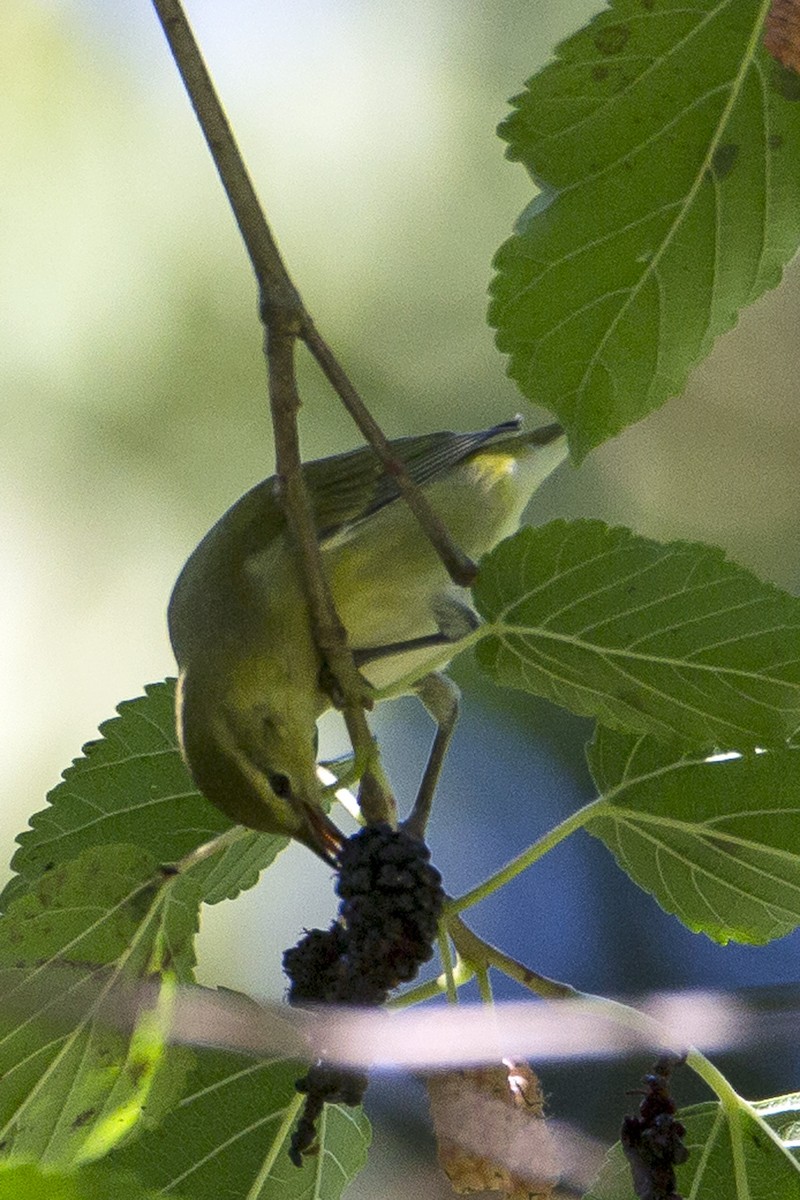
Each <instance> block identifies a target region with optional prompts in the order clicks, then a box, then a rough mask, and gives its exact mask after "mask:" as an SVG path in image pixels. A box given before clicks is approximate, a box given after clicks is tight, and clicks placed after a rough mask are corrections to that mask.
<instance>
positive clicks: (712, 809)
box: [584, 728, 800, 944]
mask: <svg viewBox="0 0 800 1200" xmlns="http://www.w3.org/2000/svg"><path fill="white" fill-rule="evenodd" d="M588 758H589V766H590V768H591V771H592V774H593V776H594V779H595V782H596V783H597V786H598V788H599V789H600V792H601V800H600V801H599V802H598V804H597V806H596V807H595V808H593V809H592V810H590V816H589V819H588V820H587V822H586V824H585V826H584V827H585V828H586V829H587V830H588V832H589V833H591V834H593V835H594V836H595V837H598V838H600V839H601V840H602V841H603V842H604V843H605V844H606V846H608V848H609V850H611V852H612V853H613V855H614V857H615V858H616V859H617V862H618V863H619V865H620V866H621V867H622V869H623V870H624V871H625V872H627V874H628V875H630V877H631V879H633V880H634V882H635V883H637V884H638V885H639V886H640V887H642V888H644V889H645V891H648V892H651V893H652V894H653V895H654V896H655V898H656V900H658V902H659V904H660V905H661V907H662V908H664V909H666V911H667V912H669V913H673V914H674V915H675V916H677V917H678V918H679V919H680V920H681V921H683V923H684V924H685V925H687V926H688V927H689V928H690V929H691V930H693V931H694V932H695V933H699V932H702V933H706V934H708V936H709V937H711V938H713V939H714V940H715V941H718V942H722V943H725V942H727V941H730V940H735V941H739V942H750V943H756V944H760V943H763V942H768V941H771V940H772V939H773V938H778V937H783V936H784V935H785V934H787V933H790V932H791V931H792V930H793V929H795V928H796V927H797V926H798V925H800V751H798V750H788V749H787V750H770V751H769V752H767V753H763V754H759V753H751V754H747V755H743V756H741V757H735V758H723V759H722V760H721V761H720V760H716V761H706V760H704V758H703V756H702V755H694V756H692V755H680V754H676V753H672V754H670V752H669V750H668V748H666V747H664V746H663V745H662V744H661V743H659V742H656V741H655V740H654V739H653V738H647V737H637V736H636V735H631V734H621V733H615V732H613V731H611V730H608V729H602V728H600V729H598V730H597V733H596V735H595V739H594V741H593V742H592V744H591V746H590V747H589V753H588Z"/></svg>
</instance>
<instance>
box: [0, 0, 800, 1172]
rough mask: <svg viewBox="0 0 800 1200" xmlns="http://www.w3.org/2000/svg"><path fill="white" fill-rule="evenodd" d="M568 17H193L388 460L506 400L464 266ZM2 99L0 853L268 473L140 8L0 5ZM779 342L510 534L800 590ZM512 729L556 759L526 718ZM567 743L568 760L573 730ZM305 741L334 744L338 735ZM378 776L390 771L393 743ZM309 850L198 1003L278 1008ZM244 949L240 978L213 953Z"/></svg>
mask: <svg viewBox="0 0 800 1200" xmlns="http://www.w3.org/2000/svg"><path fill="white" fill-rule="evenodd" d="M595 7H596V5H591V4H588V3H586V2H585V0H572V2H565V0H560V2H559V3H558V4H556V3H555V2H544V0H541V2H538V3H533V4H532V3H529V2H528V3H524V2H522V0H470V2H469V3H467V4H454V3H452V2H450V3H447V2H446V0H410V2H409V3H406V4H404V5H395V4H389V3H384V2H377V3H376V2H375V0H336V3H328V4H324V3H314V2H312V0H294V2H293V3H291V4H289V3H285V2H284V3H280V2H278V0H259V2H255V0H226V3H225V4H224V5H221V4H219V3H218V2H216V0H196V2H195V3H192V4H190V5H189V14H190V17H191V19H192V21H193V23H194V25H195V28H196V32H197V34H198V37H199V39H200V41H201V44H202V45H203V47H204V50H205V53H206V56H207V60H208V63H209V66H210V68H211V70H212V73H213V75H214V76H215V79H216V81H217V84H218V87H219V89H220V91H221V94H222V96H223V98H224V101H225V103H226V106H227V108H228V112H229V115H230V118H231V120H232V123H233V126H234V128H235V129H236V131H237V133H238V136H239V138H240V142H241V145H242V147H243V150H244V152H245V155H246V157H247V159H248V162H249V165H250V168H251V171H252V174H253V176H254V179H255V181H256V183H257V186H258V189H259V191H260V194H261V196H262V199H263V201H264V203H265V206H266V209H267V213H268V216H269V219H270V220H271V222H272V224H273V228H274V230H275V233H276V235H277V237H278V240H279V243H280V245H281V247H282V250H283V252H284V255H285V258H286V260H287V262H288V264H289V267H290V270H291V272H292V273H293V275H294V277H295V280H296V282H297V283H298V285H299V287H300V289H301V291H302V293H303V295H304V298H305V300H306V302H307V304H308V305H309V307H310V309H311V311H312V313H313V314H314V316H315V319H316V320H317V323H318V324H319V326H320V328H321V330H322V331H323V333H324V334H326V336H327V337H328V338H329V340H330V341H331V343H332V344H333V346H334V347H335V348H336V350H337V351H338V353H339V355H340V357H341V359H342V360H343V362H344V363H345V365H346V366H347V368H348V369H349V371H350V372H351V375H352V377H353V379H354V381H355V382H356V384H357V385H358V386H359V387H360V389H361V390H362V392H363V394H364V395H365V397H366V398H367V400H368V401H369V402H370V404H371V405H372V408H373V411H374V412H375V414H376V415H377V417H378V418H379V419H380V420H381V422H382V423H383V425H384V428H385V430H386V431H387V433H388V434H390V435H395V436H396V435H401V434H406V433H412V432H421V431H424V430H433V429H439V428H446V427H454V428H469V427H472V426H475V425H481V424H485V423H489V422H491V421H493V420H496V419H498V418H503V417H506V416H509V415H511V414H512V413H514V412H516V411H518V410H519V409H520V408H524V402H523V401H521V399H520V398H519V396H518V395H517V393H516V391H515V389H514V388H513V386H512V385H511V384H510V383H509V381H508V380H507V379H506V378H505V376H504V370H503V362H502V360H501V358H500V357H499V356H498V354H497V353H496V351H495V349H494V347H493V342H492V335H491V331H490V330H489V329H488V328H487V326H486V324H485V318H484V314H485V307H486V286H487V283H488V280H489V278H490V262H491V258H492V254H493V252H494V251H495V249H496V248H497V246H498V245H499V243H500V242H501V241H502V240H503V239H504V238H505V237H506V236H507V235H508V233H509V231H510V228H511V226H512V223H513V221H514V219H515V217H516V215H517V214H518V212H519V211H520V210H521V209H522V208H523V207H524V206H525V204H527V203H528V201H529V200H530V198H531V194H532V192H531V185H530V183H529V181H528V179H527V177H526V175H525V173H524V172H523V170H522V169H521V168H520V167H519V166H512V165H510V164H508V163H506V162H505V161H504V159H503V147H502V144H501V143H500V142H499V141H498V139H497V138H496V136H495V134H494V127H495V125H496V124H497V122H498V121H499V120H500V119H501V118H502V117H503V115H504V113H505V100H506V99H507V98H508V97H509V96H510V95H512V94H513V93H514V92H516V91H518V90H519V89H520V87H521V85H522V83H523V81H524V80H525V78H526V77H527V76H528V75H530V74H532V73H533V72H534V71H535V70H536V69H537V68H538V67H539V66H540V65H542V64H543V63H544V62H545V61H546V60H547V58H548V57H549V56H550V54H551V53H552V48H553V45H554V43H555V42H556V41H557V40H558V39H559V38H560V37H563V36H564V35H565V34H567V33H568V32H570V31H571V30H572V29H573V28H575V27H576V26H577V25H578V24H579V23H581V22H582V21H583V20H584V19H585V18H586V17H587V16H588V15H589V14H590V13H591V12H592V11H594V8H595ZM0 98H1V99H2V121H1V122H0V127H1V129H2V132H0V206H1V207H0V213H2V218H1V219H0V282H1V284H2V287H1V288H0V291H1V293H2V314H3V317H2V321H0V378H1V379H2V385H1V386H2V397H3V403H2V409H0V412H2V438H0V520H1V521H2V535H1V536H0V639H1V640H0V662H1V663H2V667H1V668H0V669H1V670H2V681H3V695H4V704H3V714H2V721H0V758H1V759H2V766H3V779H4V783H5V797H4V803H3V805H2V811H1V812H0V836H2V844H3V846H4V847H5V848H6V854H5V855H4V857H7V856H8V855H10V853H11V850H12V843H13V838H14V836H15V834H16V833H17V832H18V831H19V830H20V829H21V828H22V827H23V826H24V823H25V820H26V818H27V816H28V815H29V814H30V813H31V812H32V811H34V810H35V809H37V808H40V807H42V804H43V798H44V795H45V793H46V791H47V789H48V788H49V787H50V786H52V785H53V783H54V782H55V781H56V780H57V778H58V776H59V773H60V771H61V770H62V769H63V767H64V766H66V765H67V763H68V762H69V761H70V759H71V758H72V757H73V756H74V755H75V754H77V753H78V751H79V749H80V746H81V745H82V743H83V742H85V741H86V740H88V739H89V738H91V737H92V736H93V734H94V730H95V729H96V726H97V724H98V723H99V722H100V721H102V720H103V719H105V718H107V717H109V716H110V715H111V714H112V713H113V710H114V707H115V705H116V704H117V703H118V702H119V701H120V700H121V699H123V698H126V697H128V696H133V695H137V694H139V693H140V692H141V689H142V685H143V684H144V683H145V682H148V681H150V680H153V679H158V678H162V677H163V676H164V675H166V674H169V673H171V672H172V671H173V670H174V666H173V661H172V656H171V652H170V649H169V645H168V641H167V637H166V628H165V619H164V613H165V607H166V602H167V598H168V595H169V591H170V588H171V585H172V582H173V580H174V578H175V576H176V574H177V572H178V570H179V568H180V566H181V564H182V562H183V560H184V558H185V557H186V555H187V554H188V552H189V551H190V550H191V548H192V547H193V546H194V544H195V542H196V541H197V539H198V538H199V536H200V535H201V534H202V533H203V532H205V530H206V529H207V528H208V526H209V525H210V524H211V523H212V521H213V520H214V519H215V518H216V517H217V516H218V515H219V514H220V512H221V511H222V510H223V509H224V508H225V507H227V506H228V504H230V503H231V502H232V501H233V500H234V499H236V498H237V496H238V495H239V494H240V493H241V492H242V491H244V490H245V489H246V488H247V487H249V486H250V485H251V484H252V483H253V482H255V481H256V480H258V479H259V478H261V477H263V476H264V475H266V474H269V473H270V471H271V469H272V449H271V444H270V432H269V426H268V419H267V405H266V399H265V381H264V367H263V360H262V356H261V334H260V329H259V326H258V323H257V320H256V314H255V293H254V287H253V283H252V281H251V278H250V275H249V270H248V267H247V264H246V262H245V258H244V253H243V251H242V248H241V246H240V244H239V241H238V237H237V234H236V231H235V228H234V225H233V221H232V219H231V217H230V215H229V212H228V211H227V208H226V203H225V201H224V198H223V195H222V192H221V189H220V187H219V184H218V181H217V179H216V176H215V174H214V171H213V168H212V166H211V164H210V161H209V159H208V156H207V153H206V151H205V147H204V145H203V143H202V140H201V137H200V134H199V132H198V130H197V128H196V126H195V124H194V120H193V116H192V114H191V111H190V109H189V105H188V102H187V100H186V97H185V95H184V94H183V92H182V90H181V88H180V86H179V83H178V80H177V76H176V72H175V70H174V67H173V64H172V62H171V59H170V57H169V55H168V52H167V50H166V47H165V44H164V42H163V38H162V36H161V33H160V30H159V28H158V26H157V23H156V19H155V16H154V14H153V12H152V10H151V9H150V7H149V5H148V4H147V3H146V0H139V2H138V3H133V4H132V3H130V2H128V3H124V4H123V3H120V2H112V0H108V2H106V3H104V4H102V5H99V4H97V3H96V2H95V3H93V2H91V0H84V2H80V0H72V2H69V0H62V2H60V3H59V2H58V0H49V2H48V0H4V3H3V4H2V6H0ZM798 316H800V274H798V271H797V270H796V268H792V269H790V270H789V271H788V272H787V276H786V280H785V282H784V284H783V285H782V286H781V287H780V288H779V289H778V290H776V291H775V292H772V293H770V294H769V295H767V296H766V297H765V298H764V299H763V300H762V301H761V302H760V303H759V304H758V305H756V306H755V307H754V308H753V309H752V310H750V311H748V312H746V313H745V314H744V315H743V317H742V320H741V322H740V324H739V326H738V328H737V329H736V330H734V331H733V332H732V333H730V334H729V335H727V336H726V337H725V338H723V339H722V340H721V341H720V342H719V344H718V345H717V347H716V349H715V351H714V353H713V355H712V356H711V358H710V359H709V360H708V361H707V362H706V363H704V364H703V365H702V366H701V367H700V368H699V369H698V370H697V372H696V373H695V376H694V378H693V380H692V382H691V385H690V387H689V388H688V390H687V392H686V394H685V395H684V396H682V397H681V398H679V399H676V400H674V401H672V402H671V403H670V404H669V405H668V406H667V407H666V408H664V409H663V410H662V411H661V412H659V413H657V414H656V415H655V416H653V417H651V418H650V419H648V420H647V421H645V422H643V423H641V424H640V425H639V426H637V427H634V428H632V429H630V430H628V431H626V432H625V433H624V434H623V435H622V436H621V437H619V438H618V439H616V440H615V441H614V442H613V443H609V444H607V445H606V446H603V447H602V448H601V449H600V450H598V451H596V452H595V453H594V454H593V455H592V456H591V458H590V459H589V460H588V461H587V462H586V464H585V465H584V466H583V467H582V468H581V470H580V472H575V471H572V470H571V469H570V468H567V469H564V470H562V472H561V473H560V474H559V476H558V477H557V478H556V479H554V480H553V481H551V482H550V483H549V484H548V485H547V486H546V487H545V489H543V491H542V493H541V494H540V497H539V498H537V501H536V503H535V505H534V508H533V510H532V513H531V515H532V517H533V518H534V519H535V520H537V521H540V520H543V519H547V518H548V517H550V516H552V515H567V516H569V515H578V514H589V515H596V516H600V517H602V518H604V519H605V520H607V521H609V522H622V523H625V524H628V525H631V526H633V527H634V528H635V529H636V530H638V531H639V532H641V533H644V534H647V535H650V536H654V537H658V538H674V537H682V538H697V539H702V540H706V541H712V542H717V543H720V544H721V545H723V546H724V547H725V548H726V549H727V550H728V551H729V552H730V553H731V555H732V556H733V557H735V558H736V559H738V560H739V561H740V562H742V563H745V564H746V565H748V566H751V567H753V568H754V569H756V570H757V571H759V572H760V573H761V574H763V575H765V576H766V577H768V578H770V579H772V580H775V581H776V582H778V583H780V584H781V585H783V586H785V587H788V588H789V589H791V590H796V589H797V585H798V573H799V572H800V536H799V532H798V531H799V530H800V493H799V492H798V487H797V464H798V462H800V416H798V413H797V405H796V402H795V393H796V389H797V383H796V381H797V378H798V366H799V365H800V364H799V362H798V357H799V355H800V352H799V351H798V334H797V329H798ZM303 386H304V396H305V402H306V406H305V409H304V412H303V417H302V434H303V444H304V449H305V452H306V454H307V455H308V456H309V457H315V456H318V455H324V454H329V453H334V452H336V451H339V450H342V449H345V448H347V447H349V446H351V445H354V444H355V442H356V436H355V432H354V429H353V428H352V426H351V424H350V422H349V419H348V418H347V417H346V416H344V415H342V414H341V413H340V411H339V410H338V408H337V405H336V403H335V401H334V399H333V398H332V396H331V395H330V394H329V392H328V391H327V390H326V387H325V386H324V384H323V382H322V381H321V380H320V378H319V376H318V375H317V373H316V372H315V370H314V369H313V367H311V366H310V365H309V364H307V363H304V364H303ZM543 415H544V414H542V413H538V414H530V420H531V421H534V422H535V420H536V419H537V418H538V417H541V416H543ZM515 699H516V698H515V697H511V702H512V703H514V701H515ZM494 703H495V708H494V710H493V711H494V713H495V715H496V714H497V708H496V704H497V698H496V697H495V698H494ZM402 711H403V712H404V713H405V712H406V711H407V710H402ZM539 717H540V720H541V722H542V723H543V724H545V725H547V729H548V738H549V739H550V741H551V742H552V743H553V745H555V746H556V747H557V744H558V741H559V737H560V735H559V732H558V725H557V723H556V722H554V718H553V717H552V714H548V715H542V711H541V710H539ZM409 719H410V720H411V721H412V723H413V722H415V721H416V717H411V718H409ZM482 719H483V720H484V723H485V724H486V727H487V729H488V728H489V720H490V718H489V717H488V716H487V717H485V718H482ZM508 719H510V718H507V720H508ZM403 722H406V717H405V716H403ZM413 727H414V729H415V730H416V731H417V732H419V731H420V730H422V732H423V733H424V735H425V736H427V731H426V728H425V726H424V724H422V725H420V724H419V723H416V724H414V726H413ZM382 728H383V729H384V730H385V731H386V735H387V738H389V737H390V731H389V730H388V728H387V725H386V721H385V720H384V721H383V722H382ZM564 731H565V732H564V735H563V746H564V747H565V749H564V753H565V754H567V753H568V752H569V753H572V752H573V750H574V747H575V746H577V745H578V744H579V742H580V739H581V738H582V737H583V732H584V727H581V729H580V730H579V731H578V733H577V734H576V730H575V725H574V723H570V722H568V721H567V722H565V723H564ZM327 737H328V742H329V749H331V750H335V749H336V748H337V747H338V746H339V745H341V744H342V743H341V738H340V735H339V733H338V731H337V730H335V729H334V727H333V726H330V728H329V730H328V733H327ZM576 739H577V740H576ZM398 746H399V748H398ZM390 753H391V754H394V757H395V759H398V758H402V756H403V754H404V750H403V749H402V743H398V744H397V745H395V744H394V743H392V745H391V746H390ZM520 844H524V843H523V842H521V843H520ZM308 858H309V856H307V855H305V854H304V852H302V851H295V850H292V851H290V852H289V853H288V854H287V855H285V856H284V858H283V860H282V862H281V864H280V866H279V868H278V869H277V870H276V872H274V873H272V872H271V873H270V876H271V878H270V880H269V881H268V884H265V885H264V886H265V887H267V886H268V892H267V893H266V895H267V899H266V900H265V898H264V895H265V893H264V892H263V889H259V890H258V891H257V892H255V893H253V894H252V895H251V896H248V897H246V898H245V900H244V901H243V902H240V903H238V904H237V905H236V909H235V914H234V913H233V911H232V910H233V906H231V905H227V906H220V907H219V908H218V909H216V910H214V911H213V912H211V913H209V914H207V917H206V920H205V922H204V930H203V934H202V937H201V946H202V952H203V961H202V973H203V978H205V979H209V980H216V979H221V980H224V981H225V982H227V983H229V984H232V985H233V986H239V987H248V988H251V989H254V990H257V991H259V992H260V993H261V994H264V993H265V992H266V993H270V992H271V993H272V994H280V990H281V986H282V985H281V982H280V976H279V974H278V973H277V970H276V963H277V961H278V958H279V954H280V949H281V948H282V946H284V945H286V944H288V943H289V942H291V941H293V940H294V939H295V937H296V936H297V931H298V929H299V928H300V927H302V926H303V925H311V924H313V923H314V922H318V921H325V920H326V919H327V916H328V913H329V910H330V906H331V896H330V882H329V877H328V874H327V873H326V872H325V871H324V869H322V868H321V867H318V866H317V865H316V864H314V863H311V862H309V861H308ZM299 867H301V869H302V880H303V888H302V890H301V891H300V894H298V889H297V888H296V887H290V883H291V882H292V881H295V880H296V878H297V871H298V868H299ZM477 871H478V867H477V866H476V865H473V867H472V876H471V877H472V878H477ZM253 939H257V940H258V943H259V945H260V946H263V961H261V954H260V953H259V954H257V955H254V954H253V953H252V951H250V952H248V953H247V954H246V955H243V954H241V953H240V949H241V946H242V944H243V943H249V944H252V940H253ZM264 962H266V963H267V964H268V965H267V966H266V967H265V966H264ZM406 1184H407V1185H408V1179H406ZM426 1186H427V1185H426ZM365 1194H366V1193H365ZM387 1194H388V1193H387Z"/></svg>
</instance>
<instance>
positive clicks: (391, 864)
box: [336, 824, 444, 991]
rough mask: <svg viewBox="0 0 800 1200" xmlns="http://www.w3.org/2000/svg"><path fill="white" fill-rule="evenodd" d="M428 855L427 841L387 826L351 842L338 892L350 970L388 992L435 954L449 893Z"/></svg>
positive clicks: (364, 832) (344, 856)
mask: <svg viewBox="0 0 800 1200" xmlns="http://www.w3.org/2000/svg"><path fill="white" fill-rule="evenodd" d="M429 859H430V851H429V850H428V847H427V846H426V845H425V843H424V842H423V841H420V839H419V838H415V837H411V836H410V835H409V834H407V833H405V832H404V831H403V830H394V829H391V828H390V827H389V826H388V825H384V824H381V825H369V826H367V828H366V829H362V830H360V831H359V832H358V833H357V834H355V835H354V836H353V837H352V838H350V839H349V840H348V841H347V843H346V844H345V847H344V849H343V850H342V854H341V860H340V862H341V866H340V874H339V881H338V884H337V888H336V890H337V892H338V894H339V896H340V897H341V898H342V905H341V908H340V914H341V917H342V920H343V921H344V923H345V925H346V927H347V932H348V949H347V958H348V963H349V966H350V971H349V972H348V974H352V975H353V976H356V975H361V976H362V978H363V977H367V978H368V979H369V980H370V982H371V984H372V985H373V986H374V987H375V988H376V989H377V988H380V987H383V988H385V990H386V991H389V990H390V989H391V988H393V987H396V986H397V984H398V983H405V982H407V981H408V980H409V979H413V977H414V976H415V975H416V973H417V969H418V968H419V966H420V964H421V963H423V962H426V961H427V960H428V959H429V958H430V957H431V954H432V953H433V941H434V938H435V937H436V929H437V925H438V921H439V917H440V915H441V912H442V906H443V904H444V891H443V890H442V881H441V876H440V874H439V872H438V871H437V870H436V868H435V867H432V866H431V865H430V862H429Z"/></svg>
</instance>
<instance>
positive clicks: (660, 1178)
mask: <svg viewBox="0 0 800 1200" xmlns="http://www.w3.org/2000/svg"><path fill="white" fill-rule="evenodd" d="M681 1061H682V1060H681V1059H676V1058H674V1057H672V1056H670V1055H664V1056H663V1057H662V1058H660V1059H659V1060H658V1062H657V1063H656V1064H655V1066H654V1067H653V1071H652V1073H651V1074H649V1075H645V1077H644V1079H643V1081H642V1082H643V1083H644V1084H646V1088H647V1090H646V1091H645V1092H644V1099H643V1100H642V1102H641V1104H640V1105H639V1115H638V1116H636V1117H625V1118H624V1120H623V1122H622V1130H621V1132H620V1142H621V1144H622V1149H623V1150H624V1151H625V1156H626V1158H627V1159H628V1162H629V1164H630V1168H631V1174H632V1176H633V1189H634V1191H635V1192H636V1195H637V1196H639V1197H640V1198H641V1200H681V1198H680V1196H679V1195H678V1193H677V1192H676V1191H675V1187H676V1180H675V1167H676V1166H678V1165H679V1164H680V1163H684V1162H686V1159H687V1158H688V1157H689V1151H688V1149H687V1148H686V1146H685V1145H684V1144H683V1138H684V1135H685V1133H686V1130H685V1128H684V1127H683V1125H682V1124H681V1123H680V1121H678V1120H676V1118H675V1113H676V1112H677V1105H676V1103H675V1101H674V1100H673V1099H672V1096H671V1095H670V1093H669V1081H670V1075H671V1074H672V1069H673V1067H674V1066H676V1064H677V1063H679V1062H681Z"/></svg>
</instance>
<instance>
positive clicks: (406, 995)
mask: <svg viewBox="0 0 800 1200" xmlns="http://www.w3.org/2000/svg"><path fill="white" fill-rule="evenodd" d="M474 976H475V968H474V967H473V966H472V964H471V963H468V962H464V959H463V958H461V957H460V956H459V957H458V958H457V959H456V962H455V965H454V967H453V982H454V983H455V985H456V987H457V988H460V987H463V986H464V984H465V983H469V981H470V979H473V978H474ZM446 991H447V979H446V978H445V976H444V974H441V975H437V977H436V979H429V980H428V981H427V982H426V983H418V984H417V985H416V987H413V988H409V989H408V991H406V992H401V994H400V995H399V996H395V997H394V998H393V999H392V1000H390V1001H389V1003H388V1004H387V1006H386V1007H387V1008H410V1007H411V1006H412V1005H413V1004H422V1003H423V1001H425V1000H434V999H435V998H436V997H437V996H441V994H442V992H446Z"/></svg>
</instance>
